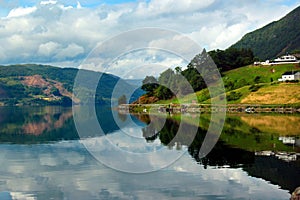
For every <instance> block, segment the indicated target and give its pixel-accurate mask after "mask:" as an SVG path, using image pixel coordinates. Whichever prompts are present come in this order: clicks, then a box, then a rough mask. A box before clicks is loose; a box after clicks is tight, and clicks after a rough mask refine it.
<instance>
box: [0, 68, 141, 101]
mask: <svg viewBox="0 0 300 200" xmlns="http://www.w3.org/2000/svg"><path fill="white" fill-rule="evenodd" d="M77 72H78V69H74V68H58V67H52V66H45V65H33V64H28V65H10V66H0V104H1V105H17V104H20V105H71V103H72V101H73V102H75V103H89V101H90V99H91V98H94V95H92V93H93V91H92V90H91V89H92V84H91V83H90V77H91V76H98V75H99V73H100V72H93V71H85V75H86V79H85V80H83V82H84V86H83V87H82V88H81V89H80V91H77V92H81V93H82V94H84V95H81V96H82V97H83V98H82V99H77V98H74V97H73V84H74V80H75V77H76V75H77ZM118 82H120V85H122V86H123V87H124V90H123V91H122V92H124V93H125V94H126V92H128V91H129V89H130V88H132V87H133V86H131V85H130V84H128V83H127V82H125V81H124V80H122V79H120V78H119V77H116V76H113V75H109V74H102V76H101V79H100V81H99V85H98V87H97V91H96V95H95V101H96V103H97V104H105V103H106V102H108V100H110V99H111V98H112V97H111V95H112V93H113V89H114V87H115V85H116V83H118ZM118 95H119V96H121V95H123V94H116V96H118ZM136 95H139V94H136ZM133 98H134V97H133Z"/></svg>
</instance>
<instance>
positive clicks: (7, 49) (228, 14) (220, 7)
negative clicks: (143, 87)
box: [0, 0, 300, 71]
mask: <svg viewBox="0 0 300 200" xmlns="http://www.w3.org/2000/svg"><path fill="white" fill-rule="evenodd" d="M61 2H62V1H54V0H49V1H42V2H40V3H38V4H37V5H35V6H32V7H25V6H24V5H22V6H21V5H18V6H15V7H14V8H11V9H10V11H9V12H8V13H9V14H8V15H7V16H6V17H4V18H0V43H1V46H2V48H1V49H0V59H1V60H0V62H1V63H2V64H9V63H16V62H22V63H26V62H39V63H47V64H51V62H53V63H68V64H69V63H71V66H74V67H76V66H77V65H78V63H80V62H79V60H81V61H83V59H84V57H85V56H88V55H89V52H90V51H91V50H92V49H93V48H95V46H96V45H97V44H101V43H102V42H104V41H106V40H109V39H110V38H112V37H113V36H115V35H117V34H120V33H122V32H124V31H128V30H132V29H137V28H144V27H157V28H164V29H171V30H175V31H177V32H179V33H182V34H183V35H184V36H188V37H190V38H191V39H193V40H194V41H196V42H197V43H198V44H199V46H201V47H205V48H207V49H208V50H212V49H216V48H219V49H225V48H227V47H229V46H230V45H232V44H233V43H235V42H236V41H237V40H239V39H240V38H241V37H242V36H243V35H244V34H246V33H247V32H249V31H253V30H255V29H257V28H259V27H261V26H263V25H266V24H267V23H270V22H271V21H273V20H278V19H279V18H281V17H283V16H284V15H285V14H287V13H288V12H289V11H291V10H292V9H293V8H295V7H296V6H297V4H299V2H300V1H299V0H297V1H295V3H294V4H293V5H285V4H284V3H283V2H282V1H279V2H276V3H273V2H272V1H262V0H255V1H253V0H244V1H236V0H228V1H225V0H203V1H196V0H187V1H175V0H164V1H162V0H160V1H159V0H150V1H138V2H131V3H126V4H120V5H119V4H112V5H105V4H103V5H99V6H97V7H87V6H85V5H84V3H83V2H82V4H81V3H80V2H79V1H78V2H77V5H76V1H74V2H73V4H72V5H71V6H70V4H62V3H61ZM258 10H259V12H258ZM151 37H152V42H150V43H149V40H147V38H148V39H149V38H151ZM143 38H145V39H146V41H147V42H145V43H141V44H140V45H144V47H153V46H154V47H160V48H166V49H168V50H169V49H174V50H176V51H179V52H187V54H188V51H189V50H190V47H189V46H188V45H186V44H184V42H182V40H180V37H177V38H175V37H174V38H173V40H170V39H168V38H163V37H161V35H160V34H157V38H155V35H154V33H153V32H150V33H147V32H146V31H145V32H143V34H141V35H135V36H131V37H128V38H127V39H128V41H130V40H132V41H133V42H132V43H133V44H132V45H133V46H134V45H137V44H135V41H134V40H135V39H143ZM153 38H154V39H153ZM128 41H121V40H120V41H114V42H115V44H113V42H111V43H109V45H114V48H110V49H111V50H114V49H115V50H116V51H118V52H123V51H126V49H127V48H128V49H131V48H130V47H129V46H128ZM137 41H139V40H137ZM170 41H172V42H170ZM126 42H127V43H126ZM125 44H126V45H127V46H126V45H125ZM124 45H125V46H124ZM191 52H193V51H191ZM199 53H200V52H199ZM106 56H107V57H105V58H103V59H105V60H106V61H105V62H107V60H109V59H114V58H109V53H107V55H106ZM135 60H136V61H135ZM160 61H161V63H157V62H156V63H157V64H162V65H164V64H166V62H165V61H166V59H161V60H160ZM49 62H50V63H49ZM135 62H136V63H135ZM139 62H140V60H139V59H138V58H137V57H135V58H132V59H130V60H127V63H130V65H138V64H140V63H139ZM163 62H164V63H163ZM168 62H170V63H172V64H173V61H170V60H169V61H168ZM72 63H73V64H72ZM85 64H88V63H85ZM150 64H151V63H150ZM69 66H70V65H69ZM94 66H98V65H97V64H96V65H94ZM120 67H121V65H120ZM103 68H104V66H101V69H103ZM117 70H118V69H115V71H117Z"/></svg>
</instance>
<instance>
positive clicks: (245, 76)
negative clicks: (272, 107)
mask: <svg viewBox="0 0 300 200" xmlns="http://www.w3.org/2000/svg"><path fill="white" fill-rule="evenodd" d="M287 71H300V67H299V65H294V64H286V65H273V66H271V65H270V66H254V65H249V66H246V67H241V68H237V69H234V70H230V71H228V72H225V73H224V81H228V80H232V81H234V82H236V83H241V82H244V81H245V82H246V83H248V84H249V85H251V84H254V83H255V82H254V80H255V78H256V77H257V76H259V77H260V80H259V82H260V83H269V82H271V79H272V80H273V81H277V80H278V79H279V78H281V75H282V74H283V73H285V72H287Z"/></svg>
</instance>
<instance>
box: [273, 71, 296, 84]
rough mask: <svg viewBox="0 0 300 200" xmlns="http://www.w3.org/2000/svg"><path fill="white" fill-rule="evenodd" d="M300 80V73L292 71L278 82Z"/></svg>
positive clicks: (286, 73)
mask: <svg viewBox="0 0 300 200" xmlns="http://www.w3.org/2000/svg"><path fill="white" fill-rule="evenodd" d="M295 80H300V72H297V71H291V72H285V73H284V74H282V76H281V78H280V79H278V81H281V82H283V81H295Z"/></svg>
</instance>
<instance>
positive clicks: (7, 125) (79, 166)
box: [0, 107, 300, 199]
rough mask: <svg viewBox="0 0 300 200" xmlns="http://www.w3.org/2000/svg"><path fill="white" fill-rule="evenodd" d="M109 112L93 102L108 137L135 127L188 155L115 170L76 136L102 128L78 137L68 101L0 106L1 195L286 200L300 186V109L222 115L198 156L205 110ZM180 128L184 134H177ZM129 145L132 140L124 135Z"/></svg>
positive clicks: (148, 140) (146, 141)
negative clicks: (133, 170) (148, 169)
mask: <svg viewBox="0 0 300 200" xmlns="http://www.w3.org/2000/svg"><path fill="white" fill-rule="evenodd" d="M114 112H115V111H112V110H110V109H108V108H104V107H103V108H97V115H98V118H99V123H100V124H101V127H102V128H103V131H104V133H105V135H106V137H110V139H116V140H117V141H122V140H124V136H123V135H122V133H121V132H122V131H121V130H125V129H126V130H127V129H128V130H129V129H130V130H131V131H132V132H134V133H135V134H136V135H138V134H140V136H141V138H142V140H138V141H140V144H139V145H144V146H147V147H149V146H150V147H151V145H153V146H155V145H161V146H163V147H167V148H168V149H169V151H174V152H175V153H176V152H180V151H187V152H188V154H183V156H182V157H181V158H180V159H179V160H177V161H176V162H175V163H173V164H172V165H170V166H169V167H167V168H166V169H163V170H160V171H158V172H153V173H147V174H141V175H133V174H126V173H125V174H124V173H120V172H117V171H115V170H112V169H109V168H107V167H105V166H104V165H102V164H99V163H98V162H97V161H96V160H95V159H94V158H93V157H92V156H91V155H90V154H89V152H88V151H87V150H86V149H85V148H84V146H83V145H82V144H81V143H80V142H79V141H80V139H84V138H87V139H89V140H93V138H94V137H95V138H96V137H97V138H101V137H102V136H103V135H101V134H99V135H97V134H96V135H94V134H91V133H90V132H88V131H87V132H86V133H85V134H84V135H80V136H81V138H79V136H78V134H77V131H76V128H75V124H74V121H73V116H72V109H71V108H63V107H25V108H22V107H13V108H10V107H1V108H0V151H1V154H0V161H1V163H3V164H2V166H1V169H0V174H1V175H0V199H13V198H15V199H22V198H23V199H24V198H33V199H49V198H53V199H64V198H66V199H83V198H84V199H147V198H148V197H151V198H157V199H216V198H225V199H249V197H251V198H253V199H287V198H289V195H290V194H289V193H291V192H293V191H294V189H295V188H296V187H298V186H300V160H299V153H300V148H299V133H298V132H297V131H299V130H300V127H299V124H300V123H299V122H300V116H284V115H283V116H281V115H273V116H262V115H258V116H256V115H231V116H227V118H226V121H225V125H224V129H223V132H222V134H221V136H220V138H219V140H218V142H217V143H216V145H215V147H214V148H213V150H212V151H211V152H210V153H209V154H208V155H207V156H206V157H204V158H201V157H199V151H200V148H201V145H202V144H203V140H204V138H205V135H206V132H207V128H208V126H209V123H210V116H209V115H208V116H205V115H203V116H201V119H200V124H195V123H194V121H195V120H194V118H193V117H195V116H192V115H190V116H173V117H168V118H167V119H166V120H162V119H161V117H159V116H151V117H150V116H148V115H131V116H130V115H124V114H118V113H114ZM113 113H114V114H115V116H117V118H116V119H114V117H113ZM83 120H86V121H88V120H89V116H88V114H87V116H84V119H83ZM130 120H132V121H133V122H134V123H135V124H136V125H137V126H136V127H133V126H130V123H129V121H130ZM269 120H271V121H269ZM280 122H284V123H285V124H284V126H285V128H284V129H283V128H282V127H281V129H279V127H280V126H279V125H277V124H278V123H280ZM264 123H265V124H264ZM180 127H181V128H182V129H183V130H184V134H180V135H178V134H177V132H178V129H179V128H180ZM195 127H196V130H197V131H196V132H194V131H193V130H195ZM289 127H290V128H289ZM291 128H293V129H294V130H295V131H296V132H293V131H292V130H290V129H291ZM278 129H279V130H278ZM281 131H284V132H283V133H281ZM82 137H83V138H82ZM139 139H140V138H139ZM28 144H29V145H28ZM127 148H132V149H134V148H137V143H132V144H130V140H129V144H128V147H127ZM148 149H151V148H148ZM115 158H117V156H116V157H115ZM111 159H114V157H113V156H112V158H111ZM122 164H126V163H122ZM141 164H142V163H137V165H141ZM1 191H2V192H1Z"/></svg>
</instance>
